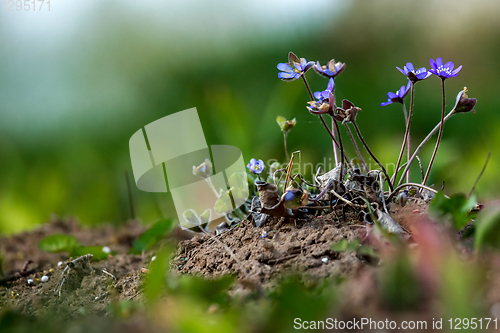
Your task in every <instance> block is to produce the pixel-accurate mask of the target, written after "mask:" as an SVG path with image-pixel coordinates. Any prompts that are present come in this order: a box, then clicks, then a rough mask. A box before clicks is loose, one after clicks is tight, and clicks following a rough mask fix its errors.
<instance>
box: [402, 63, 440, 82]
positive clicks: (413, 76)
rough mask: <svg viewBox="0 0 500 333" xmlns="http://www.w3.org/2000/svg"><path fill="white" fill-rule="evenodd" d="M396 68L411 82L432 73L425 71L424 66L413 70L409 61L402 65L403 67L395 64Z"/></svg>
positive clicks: (423, 78) (425, 77) (422, 78)
mask: <svg viewBox="0 0 500 333" xmlns="http://www.w3.org/2000/svg"><path fill="white" fill-rule="evenodd" d="M396 68H397V69H398V70H399V71H400V72H401V73H403V74H404V75H406V76H407V77H408V78H409V79H410V80H411V81H413V82H417V81H420V80H425V79H427V78H428V77H429V76H431V75H432V73H430V72H429V71H427V68H425V67H422V68H419V69H417V70H415V68H414V67H413V64H412V63H411V62H407V63H406V66H404V67H403V69H401V68H399V67H398V66H396Z"/></svg>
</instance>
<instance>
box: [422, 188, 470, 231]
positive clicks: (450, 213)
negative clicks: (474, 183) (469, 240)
mask: <svg viewBox="0 0 500 333" xmlns="http://www.w3.org/2000/svg"><path fill="white" fill-rule="evenodd" d="M476 203H477V202H476V197H475V196H471V197H470V199H467V197H466V196H465V195H464V194H455V195H452V196H451V197H450V199H447V198H446V197H445V196H444V194H443V192H438V193H437V194H436V196H435V197H434V199H433V200H432V201H431V204H430V206H429V211H430V212H431V213H433V214H435V215H437V217H438V218H441V219H451V221H452V222H453V227H454V228H455V229H457V230H460V229H462V228H463V227H464V226H465V225H466V224H467V223H468V222H469V221H470V219H471V215H470V213H469V212H470V211H471V209H472V208H474V206H475V205H476Z"/></svg>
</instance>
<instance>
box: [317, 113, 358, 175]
mask: <svg viewBox="0 0 500 333" xmlns="http://www.w3.org/2000/svg"><path fill="white" fill-rule="evenodd" d="M319 119H321V122H322V123H323V126H324V127H325V129H326V131H327V132H328V134H330V136H331V137H332V140H333V142H335V144H336V145H337V147H338V148H340V145H339V143H338V142H337V140H336V139H335V137H334V136H333V133H332V131H330V128H329V127H328V125H327V124H326V122H325V119H323V115H322V114H320V115H319ZM342 156H344V159H345V161H346V163H347V165H348V166H349V168H352V166H351V163H350V162H349V159H348V158H347V155H346V154H345V152H344V153H343V155H342Z"/></svg>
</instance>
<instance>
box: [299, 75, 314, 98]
mask: <svg viewBox="0 0 500 333" xmlns="http://www.w3.org/2000/svg"><path fill="white" fill-rule="evenodd" d="M300 77H301V78H302V80H304V84H305V85H306V88H307V92H309V97H311V101H315V100H316V99H315V98H314V95H313V93H312V91H311V88H309V83H307V80H306V76H305V75H304V74H302V75H301V76H300Z"/></svg>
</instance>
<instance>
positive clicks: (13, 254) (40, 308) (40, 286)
mask: <svg viewBox="0 0 500 333" xmlns="http://www.w3.org/2000/svg"><path fill="white" fill-rule="evenodd" d="M144 230H145V228H144V227H143V226H141V225H139V224H138V223H137V222H131V223H128V224H127V225H126V226H123V227H121V228H114V227H113V226H110V225H108V226H102V227H99V228H92V229H89V228H82V227H81V226H80V225H79V224H78V223H76V222H75V221H61V220H54V221H52V222H50V223H47V224H44V225H42V226H41V227H40V228H39V229H37V230H34V231H29V232H24V233H22V234H18V235H14V236H11V237H2V238H0V253H2V254H3V256H4V263H3V267H4V271H6V272H9V271H10V273H8V274H6V275H7V276H10V277H13V276H14V275H13V273H14V272H19V271H20V270H21V268H22V266H23V264H24V263H25V262H26V261H27V260H31V261H33V264H31V265H30V266H29V269H30V270H31V269H33V270H34V271H35V272H34V273H32V274H29V275H27V276H24V277H19V278H16V279H14V280H13V281H10V282H7V283H5V282H4V283H3V284H4V285H3V286H0V307H4V306H9V307H14V308H17V309H20V310H22V312H24V313H26V314H34V315H43V314H44V313H57V314H64V315H65V316H69V317H74V316H78V315H82V314H90V315H102V314H104V313H105V312H106V306H107V305H108V304H109V303H110V302H111V300H123V299H131V298H133V297H136V296H137V294H138V291H139V290H138V289H139V286H140V283H139V282H140V275H141V274H142V273H141V268H142V267H145V265H147V263H148V262H149V261H150V255H143V256H137V255H129V254H127V252H128V251H129V249H130V248H131V246H132V242H133V240H134V239H136V238H137V237H138V236H139V235H140V234H141V233H142V232H143V231H144ZM60 233H64V234H70V235H73V236H75V237H76V238H78V240H79V241H80V243H81V244H83V245H85V246H94V245H99V246H109V247H110V248H111V249H112V250H113V251H115V252H117V254H116V255H115V256H110V257H109V258H108V259H107V260H103V261H100V262H95V263H92V267H93V269H94V270H95V273H94V274H88V275H84V276H76V274H75V273H71V272H70V273H69V274H68V275H65V276H67V280H66V282H65V284H64V285H63V292H62V294H61V297H59V295H58V294H57V293H56V292H55V289H56V284H57V283H58V281H59V280H60V278H61V275H62V272H63V269H64V267H65V265H62V266H61V267H58V265H57V263H58V262H59V261H64V262H66V260H67V259H68V253H55V254H54V253H46V252H43V251H41V250H39V249H38V246H37V244H38V242H39V241H40V240H41V239H42V238H44V237H46V236H48V235H52V234H60ZM103 268H105V269H106V270H107V271H108V272H109V273H111V274H112V275H114V276H115V277H116V280H114V279H113V278H111V277H110V276H109V275H107V274H104V273H102V269H103ZM73 272H74V271H73ZM72 274H73V275H72ZM43 275H47V276H48V277H49V281H47V282H42V281H41V277H42V276H43ZM28 279H33V280H34V282H33V283H32V284H30V285H28V283H27V280H28Z"/></svg>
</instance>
